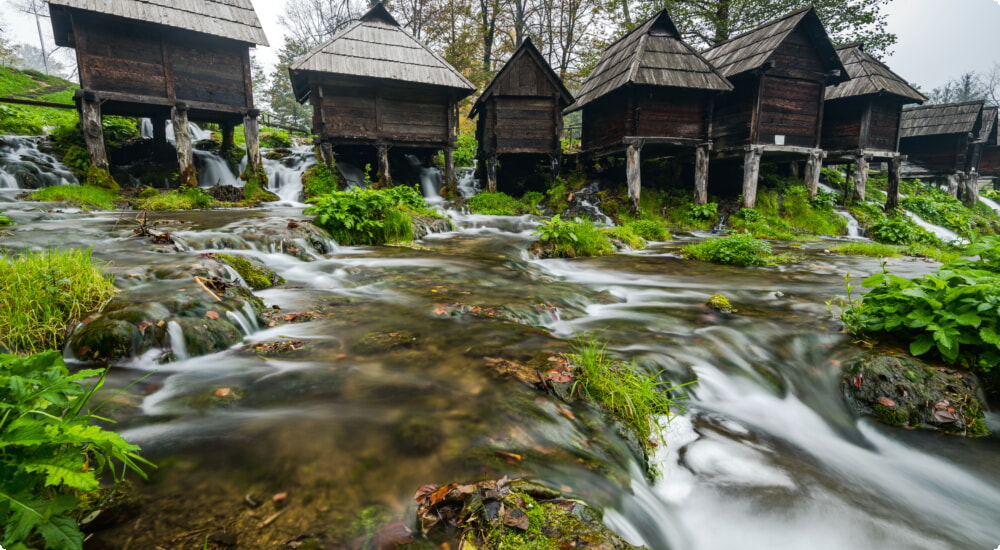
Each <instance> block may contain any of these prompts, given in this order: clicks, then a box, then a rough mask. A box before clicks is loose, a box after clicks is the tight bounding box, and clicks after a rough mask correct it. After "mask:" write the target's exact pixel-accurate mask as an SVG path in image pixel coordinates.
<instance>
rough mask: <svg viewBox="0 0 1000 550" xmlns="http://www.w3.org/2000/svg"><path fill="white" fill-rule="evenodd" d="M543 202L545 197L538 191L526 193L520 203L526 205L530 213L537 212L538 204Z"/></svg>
mask: <svg viewBox="0 0 1000 550" xmlns="http://www.w3.org/2000/svg"><path fill="white" fill-rule="evenodd" d="M543 200H545V195H544V194H542V193H539V192H538V191H528V192H527V193H525V194H524V195H523V196H522V197H521V202H522V203H524V204H526V205H527V206H528V208H529V209H530V211H531V212H538V204H539V203H541V202H542V201H543Z"/></svg>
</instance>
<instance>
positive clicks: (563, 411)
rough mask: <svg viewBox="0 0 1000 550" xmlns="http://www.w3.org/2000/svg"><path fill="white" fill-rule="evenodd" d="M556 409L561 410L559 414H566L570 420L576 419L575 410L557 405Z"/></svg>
mask: <svg viewBox="0 0 1000 550" xmlns="http://www.w3.org/2000/svg"><path fill="white" fill-rule="evenodd" d="M556 410H557V411H559V414H561V415H563V416H565V417H566V418H568V419H570V420H576V416H575V415H574V414H573V411H571V410H569V409H564V408H562V407H557V408H556Z"/></svg>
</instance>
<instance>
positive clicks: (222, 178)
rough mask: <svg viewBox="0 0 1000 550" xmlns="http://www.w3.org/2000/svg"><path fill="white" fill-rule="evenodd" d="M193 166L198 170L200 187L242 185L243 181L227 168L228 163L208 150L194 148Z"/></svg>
mask: <svg viewBox="0 0 1000 550" xmlns="http://www.w3.org/2000/svg"><path fill="white" fill-rule="evenodd" d="M194 162H195V168H196V169H197V170H198V183H199V186H200V187H213V186H216V185H232V186H234V187H242V186H243V181H242V180H240V178H238V177H237V176H236V174H233V172H232V170H230V169H229V163H228V162H226V161H225V159H223V158H222V157H220V156H219V155H216V154H215V153H212V152H210V151H200V150H198V149H195V150H194Z"/></svg>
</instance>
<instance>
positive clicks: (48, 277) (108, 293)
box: [0, 249, 115, 353]
mask: <svg viewBox="0 0 1000 550" xmlns="http://www.w3.org/2000/svg"><path fill="white" fill-rule="evenodd" d="M0 288H4V289H19V291H18V292H5V293H4V294H5V296H4V299H3V300H0V347H2V348H6V349H7V350H10V351H14V352H17V353H33V352H37V351H41V350H45V349H62V343H63V340H64V339H65V337H66V334H67V330H68V329H69V328H72V326H73V325H74V324H75V323H76V322H77V321H79V320H80V319H83V318H84V317H85V316H86V315H87V314H88V313H89V312H91V311H94V310H97V309H100V308H102V307H103V306H104V304H106V303H107V302H108V301H109V300H111V297H112V296H114V293H115V289H114V285H112V277H110V276H105V275H103V274H102V273H101V271H100V269H99V268H98V267H97V266H96V265H95V264H94V261H93V260H92V258H91V254H90V250H74V249H65V250H46V251H42V252H28V253H25V254H22V255H20V256H11V257H0Z"/></svg>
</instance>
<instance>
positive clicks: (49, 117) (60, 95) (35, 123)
mask: <svg viewBox="0 0 1000 550" xmlns="http://www.w3.org/2000/svg"><path fill="white" fill-rule="evenodd" d="M48 86H68V88H67V89H65V90H62V91H59V92H55V93H50V94H43V95H40V96H37V97H33V98H32V99H35V100H38V101H49V102H52V103H63V104H66V105H72V104H73V93H74V92H75V90H76V89H77V88H79V86H77V85H76V84H74V83H72V82H69V81H67V80H63V79H61V78H59V77H55V76H50V75H44V74H42V73H39V72H37V71H21V70H18V69H13V68H11V67H0V97H11V96H13V97H17V96H25V95H26V94H29V93H33V92H38V91H41V90H43V89H44V88H45V87H48ZM76 121H77V114H76V111H74V110H73V109H54V108H52V107H36V106H32V105H0V133H3V134H15V135H41V134H42V133H43V131H44V127H45V126H60V125H64V124H75V123H76Z"/></svg>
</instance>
